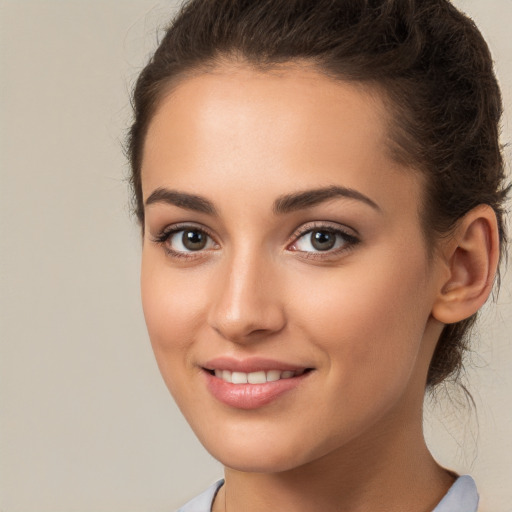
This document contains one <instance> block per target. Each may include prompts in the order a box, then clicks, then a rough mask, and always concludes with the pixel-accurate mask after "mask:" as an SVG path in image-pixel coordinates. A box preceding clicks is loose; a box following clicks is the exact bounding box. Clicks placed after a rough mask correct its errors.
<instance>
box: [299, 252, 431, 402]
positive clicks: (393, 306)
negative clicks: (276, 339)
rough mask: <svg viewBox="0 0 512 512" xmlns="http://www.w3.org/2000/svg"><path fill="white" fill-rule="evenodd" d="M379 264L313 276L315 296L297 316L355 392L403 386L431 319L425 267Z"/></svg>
mask: <svg viewBox="0 0 512 512" xmlns="http://www.w3.org/2000/svg"><path fill="white" fill-rule="evenodd" d="M411 260H413V258H411ZM377 261H378V262H379V263H380V265H379V264H374V265H371V266H369V265H367V264H366V263H365V262H361V264H360V265H352V266H350V268H349V267H348V266H347V268H340V269H338V270H337V272H336V273H335V274H334V275H333V274H329V275H327V274H326V275H325V277H324V278H322V279H321V280H319V279H318V276H316V279H315V282H314V285H313V283H311V285H309V286H308V285H307V284H306V286H307V288H308V290H313V292H312V293H309V292H308V293H307V294H302V296H301V303H300V305H298V306H299V307H300V308H301V310H302V313H301V314H299V313H298V312H297V314H295V316H296V317H297V318H302V319H303V321H302V322H301V330H302V331H303V332H305V333H307V336H308V337H309V338H310V339H311V340H312V342H313V343H315V344H316V345H317V346H318V347H319V348H320V349H321V350H322V351H323V352H324V353H325V355H326V359H327V360H328V362H329V365H330V366H331V369H330V370H331V372H332V374H333V376H335V378H336V379H338V380H340V381H342V382H341V385H342V386H343V387H345V388H350V389H351V390H354V389H355V388H357V393H358V394H361V393H362V392H363V389H364V388H367V389H368V390H369V392H371V390H372V389H373V390H374V391H375V389H376V388H378V387H381V386H382V385H383V383H386V385H387V386H392V385H393V383H396V385H397V386H403V384H404V383H405V382H406V381H407V379H408V378H409V376H410V374H411V372H412V370H413V367H414V365H415V364H416V358H417V355H418V352H419V350H420V345H421V343H422V340H423V335H424V332H425V326H426V322H427V320H428V317H429V301H428V297H426V291H425V290H426V279H425V267H424V266H422V265H421V264H418V263H415V264H411V263H409V262H408V261H406V260H405V259H403V260H399V259H398V260H397V258H396V256H395V258H389V259H387V260H386V259H385V258H380V259H379V260H377ZM418 261H419V262H421V261H423V260H422V258H421V255H420V256H419V257H418V259H417V260H416V262H418ZM303 284H304V283H303ZM296 296H299V295H297V294H296Z"/></svg>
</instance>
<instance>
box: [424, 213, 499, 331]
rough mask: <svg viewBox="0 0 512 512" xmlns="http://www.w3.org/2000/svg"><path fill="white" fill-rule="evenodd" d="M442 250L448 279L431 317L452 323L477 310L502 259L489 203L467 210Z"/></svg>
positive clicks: (483, 300) (490, 285)
mask: <svg viewBox="0 0 512 512" xmlns="http://www.w3.org/2000/svg"><path fill="white" fill-rule="evenodd" d="M443 251H444V253H443V255H444V258H445V261H446V262H447V265H448V269H449V272H448V278H444V279H443V281H442V282H441V283H440V287H439V292H438V294H437V298H436V301H435V303H434V305H433V309H432V316H433V317H434V318H436V319H437V320H438V321H440V322H442V323H444V324H451V323H455V322H459V321H461V320H464V319H466V318H469V317H470V316H471V315H473V314H474V313H476V312H477V311H478V310H479V309H480V308H481V307H482V305H483V304H484V303H485V301H486V300H487V298H488V296H489V294H490V292H491V289H492V286H493V283H494V277H495V275H496V271H497V266H498V260H499V234H498V225H497V220H496V214H495V213H494V210H493V209H492V208H491V207H490V206H488V205H479V206H477V207H476V208H474V209H473V210H471V211H470V212H468V213H467V214H466V215H465V216H464V217H463V218H462V219H461V220H460V222H459V225H458V226H457V228H456V230H455V232H454V234H453V236H452V237H451V238H450V240H449V241H448V242H447V243H446V244H445V246H444V247H443Z"/></svg>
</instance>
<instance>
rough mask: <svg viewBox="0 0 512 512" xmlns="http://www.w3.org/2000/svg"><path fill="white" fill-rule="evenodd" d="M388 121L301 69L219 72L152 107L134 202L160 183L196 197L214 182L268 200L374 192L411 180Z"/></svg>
mask: <svg viewBox="0 0 512 512" xmlns="http://www.w3.org/2000/svg"><path fill="white" fill-rule="evenodd" d="M389 123H390V115H389V113H388V110H387V108H386V105H385V102H384V100H383V98H382V96H381V95H380V94H379V92H378V91H377V90H376V89H374V88H371V87H366V86H363V85H362V84H360V83H349V82H345V81H340V80H334V79H331V78H329V77H327V76H326V75H325V74H323V73H320V72H318V71H316V70H315V69H313V68H312V67H311V66H300V65H286V66H281V67H279V68H276V69H272V70H265V71H262V70H258V69H255V68H254V67H251V66H249V65H242V64H241V65H230V66H227V65H226V66H220V67H218V68H215V69H213V70H209V71H208V72H201V73H198V74H196V75H194V76H189V77H187V78H185V79H183V80H182V81H181V82H179V83H178V84H177V85H176V86H174V88H173V89H172V90H171V91H170V92H169V93H168V94H167V95H166V96H165V97H164V99H163V100H162V101H161V104H160V105H159V107H158V109H157V111H156V113H155V115H154V117H153V119H152V121H151V123H150V126H149V129H148V133H147V137H146V142H145V148H144V158H143V165H142V183H143V193H144V197H147V196H148V195H149V194H150V193H151V191H152V190H154V189H155V188H157V187H161V186H172V188H180V189H184V190H187V189H188V190H190V188H191V187H192V188H193V189H194V192H197V193H206V192H208V190H211V189H212V186H213V187H218V186H219V184H222V186H223V190H225V191H237V190H238V191H239V193H240V192H241V189H251V190H252V191H257V190H263V189H265V190H266V191H267V192H268V193H269V194H271V195H272V190H274V195H279V194H282V193H286V192H290V190H289V188H290V187H294V186H295V187H296V188H308V187H317V186H319V185H332V184H341V185H343V186H347V187H353V188H358V189H361V188H362V189H363V190H362V191H363V192H364V193H366V194H367V195H371V194H376V195H377V196H379V195H381V194H382V192H383V191H386V190H387V189H388V190H389V189H390V187H391V181H395V182H396V181H397V180H398V181H400V182H404V180H405V181H411V179H413V181H417V176H416V173H411V172H410V171H404V169H403V168H400V166H399V164H398V163H396V162H395V161H394V160H393V159H392V158H391V152H390V151H389V147H390V143H389V140H388V132H389V130H388V126H389ZM402 184H403V183H402ZM395 185H397V186H401V184H400V183H398V184H396V183H395ZM410 186H411V185H410V184H409V185H408V186H407V187H406V188H410ZM413 186H415V185H413ZM286 188H288V190H286ZM391 188H392V187H391ZM230 189H231V190H230ZM278 189H280V190H278ZM415 195H416V194H415Z"/></svg>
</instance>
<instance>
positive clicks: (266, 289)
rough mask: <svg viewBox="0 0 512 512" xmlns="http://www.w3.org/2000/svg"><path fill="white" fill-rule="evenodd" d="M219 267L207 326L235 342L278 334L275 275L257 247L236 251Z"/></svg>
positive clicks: (281, 312)
mask: <svg viewBox="0 0 512 512" xmlns="http://www.w3.org/2000/svg"><path fill="white" fill-rule="evenodd" d="M222 266H223V268H222V271H221V272H219V279H218V281H217V290H216V293H215V299H214V300H213V301H212V304H211V308H210V315H209V321H210V325H211V326H212V327H213V328H214V329H215V330H216V331H217V332H218V333H220V334H221V335H222V336H223V337H224V338H226V339H229V340H231V341H235V342H244V341H248V340H249V339H253V338H255V337H256V335H259V337H261V336H264V335H265V334H270V333H274V332H277V331H279V330H281V329H282V328H283V326H284V323H285V316H284V309H283V301H282V298H281V290H280V287H279V286H278V281H279V279H278V275H277V274H278V272H277V268H276V265H275V263H273V262H272V261H271V258H270V257H268V256H267V255H266V254H265V253H264V251H262V249H261V247H251V246H249V245H246V246H244V247H239V248H236V249H234V250H233V251H232V254H231V255H230V257H228V258H226V259H225V261H223V264H222Z"/></svg>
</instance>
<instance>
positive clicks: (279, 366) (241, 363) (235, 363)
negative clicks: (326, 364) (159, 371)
mask: <svg viewBox="0 0 512 512" xmlns="http://www.w3.org/2000/svg"><path fill="white" fill-rule="evenodd" d="M201 366H202V367H203V368H205V369H207V370H229V371H231V372H244V373H251V372H257V371H270V370H281V371H286V370H289V371H299V370H305V369H307V368H311V367H310V366H304V365H301V364H290V363H285V362H283V361H277V360H275V359H267V358H263V357H249V358H246V359H236V358H234V357H216V358H214V359H210V360H209V361H206V362H205V363H204V364H203V365H201Z"/></svg>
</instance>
